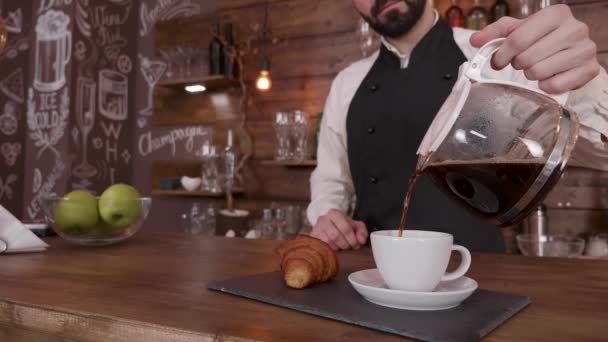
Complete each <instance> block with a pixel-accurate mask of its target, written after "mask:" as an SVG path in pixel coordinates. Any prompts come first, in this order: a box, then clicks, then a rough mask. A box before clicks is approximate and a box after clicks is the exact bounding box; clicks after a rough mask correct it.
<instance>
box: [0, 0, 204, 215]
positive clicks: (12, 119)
mask: <svg viewBox="0 0 608 342" xmlns="http://www.w3.org/2000/svg"><path fill="white" fill-rule="evenodd" d="M213 8H214V1H209V0H207V1H205V0H141V1H137V0H105V1H93V0H35V1H21V0H5V1H3V2H0V15H1V16H2V18H3V19H4V20H5V21H6V22H7V27H8V31H9V41H8V45H7V47H6V48H5V49H4V50H3V51H1V52H0V155H1V156H0V204H1V205H3V206H5V207H6V208H8V209H9V210H10V211H11V212H12V213H14V214H15V215H17V216H19V217H21V218H22V219H24V220H40V219H42V218H43V213H42V203H41V198H42V197H43V196H44V195H45V194H49V193H57V194H63V193H65V192H66V191H69V190H72V189H87V190H90V191H92V192H95V193H98V194H99V193H100V192H101V191H103V190H104V189H105V188H106V187H107V186H108V185H110V184H112V183H117V182H126V183H130V184H133V185H135V186H136V187H137V188H139V189H140V190H141V191H142V192H143V193H144V194H146V192H148V191H149V184H150V171H149V167H150V165H151V162H152V161H153V160H155V159H166V158H172V157H177V158H188V157H191V156H193V155H194V151H195V150H196V148H197V146H200V144H201V143H202V142H203V141H204V140H205V139H210V134H209V132H210V131H209V129H208V128H207V127H204V126H175V127H171V126H169V127H167V126H163V127H152V126H151V125H150V123H149V121H150V117H151V115H152V112H151V108H150V103H149V93H150V92H151V90H152V87H153V85H154V83H155V81H157V79H154V77H151V76H158V75H154V72H156V73H159V72H160V73H159V75H160V76H161V77H162V74H163V73H164V70H165V69H166V66H167V62H166V61H163V60H162V59H160V58H159V57H157V56H154V54H153V33H154V32H153V27H154V24H155V23H156V22H157V21H159V20H167V19H172V18H175V17H179V16H191V15H195V14H203V13H207V12H210V11H212V10H213Z"/></svg>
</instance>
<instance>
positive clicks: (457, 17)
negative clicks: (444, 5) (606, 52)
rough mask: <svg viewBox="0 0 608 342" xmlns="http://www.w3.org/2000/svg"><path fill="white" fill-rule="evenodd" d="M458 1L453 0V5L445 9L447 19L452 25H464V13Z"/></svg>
mask: <svg viewBox="0 0 608 342" xmlns="http://www.w3.org/2000/svg"><path fill="white" fill-rule="evenodd" d="M457 2H458V1H457V0H452V6H451V7H450V8H448V10H447V11H445V21H447V22H448V24H449V25H450V26H451V27H464V13H463V12H462V8H460V7H459V6H458V3H457Z"/></svg>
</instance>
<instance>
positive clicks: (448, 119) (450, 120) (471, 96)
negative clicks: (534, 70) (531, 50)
mask: <svg viewBox="0 0 608 342" xmlns="http://www.w3.org/2000/svg"><path fill="white" fill-rule="evenodd" d="M503 41H504V38H501V39H497V40H494V41H491V42H489V43H488V44H486V45H485V46H483V47H482V48H481V49H480V50H479V52H478V53H477V54H476V55H475V56H474V58H473V59H472V60H471V61H469V62H466V63H464V64H463V66H462V67H461V75H460V77H459V79H458V81H457V83H456V84H455V85H454V88H453V89H452V93H451V94H450V96H449V97H448V98H447V99H446V101H445V103H444V104H443V106H442V108H441V109H440V111H439V113H438V114H437V116H436V117H435V119H434V121H433V123H432V124H431V126H430V127H429V130H428V131H427V133H426V135H425V137H424V138H423V140H422V143H421V145H420V147H419V149H418V155H419V161H418V168H417V169H418V171H419V172H423V173H424V174H426V175H428V176H429V177H430V178H431V179H432V181H433V182H434V183H435V185H436V186H437V187H438V188H439V189H441V191H443V192H444V193H445V194H447V195H448V196H449V197H450V198H451V199H452V200H454V201H456V202H457V203H459V204H460V205H461V206H462V207H464V208H465V209H467V210H468V211H470V212H472V213H473V214H475V215H476V216H478V217H480V218H482V219H484V220H486V221H490V222H492V223H494V224H496V225H497V226H509V225H513V224H515V223H517V222H518V221H520V220H522V219H523V218H525V217H526V216H527V215H528V214H529V213H530V212H531V211H532V210H533V209H534V208H536V207H537V206H538V205H539V204H540V202H541V201H542V200H543V199H544V198H545V196H546V195H547V193H548V192H549V191H550V190H551V189H552V188H553V186H554V185H555V184H556V183H557V181H558V180H559V178H560V176H561V174H562V172H563V171H564V169H565V167H566V163H567V162H568V159H569V157H570V154H571V152H572V149H573V148H574V145H575V144H576V141H577V138H578V128H579V123H578V119H577V117H576V114H575V113H573V112H571V111H569V110H567V109H565V108H564V107H563V105H564V103H565V101H566V99H567V95H568V94H561V95H557V96H554V95H549V94H546V93H544V92H542V91H540V90H539V89H535V88H533V87H529V86H527V85H526V84H525V82H522V83H521V84H519V83H514V82H510V81H502V80H497V79H492V78H491V77H486V76H484V75H483V74H482V71H483V70H484V69H485V66H486V65H487V64H488V63H489V61H490V59H491V57H492V55H493V54H494V52H495V51H496V50H497V49H498V48H499V47H500V45H501V44H502V42H503Z"/></svg>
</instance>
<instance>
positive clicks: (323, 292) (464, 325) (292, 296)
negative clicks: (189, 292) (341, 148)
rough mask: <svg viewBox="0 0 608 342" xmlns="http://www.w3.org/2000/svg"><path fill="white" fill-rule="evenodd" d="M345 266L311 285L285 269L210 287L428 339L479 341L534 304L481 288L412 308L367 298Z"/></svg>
mask: <svg viewBox="0 0 608 342" xmlns="http://www.w3.org/2000/svg"><path fill="white" fill-rule="evenodd" d="M351 272H352V271H348V270H343V271H341V272H340V273H339V274H338V277H337V278H336V279H335V280H333V281H331V282H327V283H324V284H320V285H316V286H313V287H310V288H307V289H306V290H295V289H290V288H288V287H287V286H285V283H284V282H283V276H282V273H280V272H273V273H263V274H258V275H254V276H249V277H243V278H237V279H230V280H226V281H218V282H212V283H210V284H208V286H207V287H208V288H209V289H211V290H216V291H221V292H225V293H230V294H233V295H237V296H241V297H246V298H250V299H254V300H257V301H261V302H265V303H269V304H273V305H277V306H281V307H285V308H289V309H292V310H296V311H301V312H305V313H309V314H312V315H316V316H321V317H325V318H330V319H333V320H337V321H341V322H346V323H350V324H354V325H358V326H362V327H366V328H370V329H375V330H379V331H383V332H387V333H392V334H397V335H401V336H405V337H409V338H414V339H418V340H425V341H474V340H479V339H481V338H482V337H484V336H485V335H487V334H488V333H489V332H491V331H492V330H494V329H495V328H496V327H498V326H499V325H500V324H502V323H503V322H505V321H506V320H507V319H509V318H510V317H512V316H513V315H515V314H516V313H517V312H519V311H520V310H522V309H523V308H524V307H526V306H527V305H528V304H529V303H530V299H529V298H528V297H524V296H519V295H513V294H506V293H499V292H493V291H486V290H480V289H478V290H477V291H475V293H473V295H471V297H469V298H467V299H466V300H465V301H464V302H463V303H462V304H461V305H459V306H458V307H455V308H452V309H448V310H442V311H408V310H398V309H392V308H387V307H383V306H380V305H376V304H373V303H371V302H368V301H367V300H365V299H364V298H363V297H361V295H359V293H357V292H356V291H355V289H353V288H352V286H351V285H350V283H349V282H348V279H347V277H348V275H349V274H350V273H351Z"/></svg>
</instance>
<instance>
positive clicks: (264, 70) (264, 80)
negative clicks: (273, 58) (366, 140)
mask: <svg viewBox="0 0 608 342" xmlns="http://www.w3.org/2000/svg"><path fill="white" fill-rule="evenodd" d="M255 85H256V87H257V88H258V89H259V90H260V91H268V90H270V88H272V80H271V78H270V60H269V59H268V58H265V59H264V61H263V62H262V66H261V68H260V74H259V75H258V78H257V79H256V81H255Z"/></svg>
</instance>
